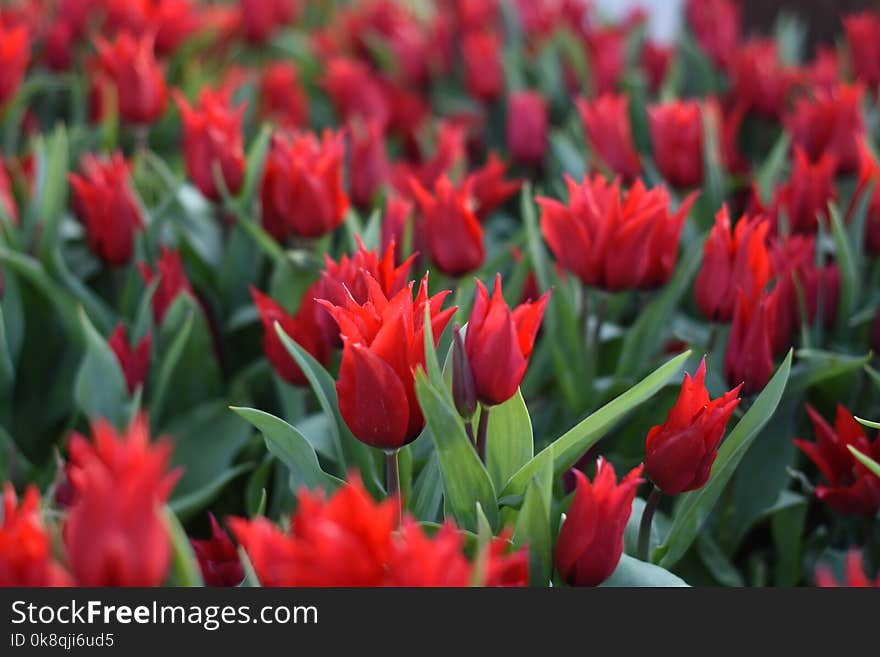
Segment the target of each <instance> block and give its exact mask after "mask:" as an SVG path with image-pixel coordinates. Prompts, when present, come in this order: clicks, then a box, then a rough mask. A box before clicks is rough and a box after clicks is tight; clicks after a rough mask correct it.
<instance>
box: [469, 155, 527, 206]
mask: <svg viewBox="0 0 880 657" xmlns="http://www.w3.org/2000/svg"><path fill="white" fill-rule="evenodd" d="M506 173H507V164H505V163H504V161H503V160H502V159H501V158H500V157H498V154H497V153H495V152H494V151H492V152H491V153H489V157H488V159H487V160H486V163H485V164H484V165H483V166H482V167H480V168H479V169H474V170H473V171H472V172H471V173H470V174H469V175H468V177H467V181H466V182H465V184H464V185H463V187H464V188H465V189H467V190H468V191H470V194H471V198H472V200H473V202H474V214H475V215H476V216H477V219H479V220H480V221H484V220H485V219H486V218H487V217H488V216H489V215H491V214H492V213H493V212H495V210H497V209H498V208H500V207H501V206H502V205H504V204H505V203H506V202H507V200H508V199H509V198H510V197H511V196H513V195H514V194H516V193H517V192H518V191H519V189H520V187H521V186H522V181H521V180H505V178H504V176H505V175H506Z"/></svg>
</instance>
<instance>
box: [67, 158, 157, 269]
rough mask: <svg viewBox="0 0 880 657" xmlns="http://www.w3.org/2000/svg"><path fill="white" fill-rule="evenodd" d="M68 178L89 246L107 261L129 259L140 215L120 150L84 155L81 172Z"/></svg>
mask: <svg viewBox="0 0 880 657" xmlns="http://www.w3.org/2000/svg"><path fill="white" fill-rule="evenodd" d="M69 180H70V185H71V187H72V188H73V193H74V207H75V209H76V214H77V216H79V219H80V221H82V222H83V224H85V228H86V239H87V241H88V243H89V247H90V248H91V249H92V251H94V253H95V255H97V256H98V257H100V258H101V259H102V260H104V261H105V262H107V263H108V264H111V265H124V264H126V263H127V262H128V261H129V260H131V254H132V251H133V250H134V234H135V232H136V231H139V230H141V229H142V228H143V219H142V218H141V210H140V207H139V206H138V203H137V201H136V200H135V197H134V194H133V193H132V191H131V186H130V181H129V174H128V165H127V164H126V163H125V159H124V158H123V157H122V153H120V152H118V151H117V152H116V153H114V154H113V156H112V157H111V158H110V159H109V160H105V159H99V158H98V157H96V156H94V155H85V156H83V159H82V173H79V174H76V173H72V174H70V175H69Z"/></svg>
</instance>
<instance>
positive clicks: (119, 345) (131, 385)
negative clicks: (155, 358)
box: [107, 322, 153, 395]
mask: <svg viewBox="0 0 880 657" xmlns="http://www.w3.org/2000/svg"><path fill="white" fill-rule="evenodd" d="M152 342H153V336H152V335H151V334H150V333H147V334H146V335H145V336H144V337H143V338H141V341H140V342H138V343H137V344H136V345H134V347H133V348H132V346H131V345H129V343H128V336H127V335H126V331H125V324H123V323H122V322H119V324H117V325H116V328H115V329H114V330H113V333H112V334H111V335H110V338H109V339H108V340H107V344H108V345H109V346H110V348H111V349H112V350H113V353H114V354H115V355H116V360H118V361H119V367H120V368H121V369H122V373H123V375H124V376H125V384H126V386H127V387H128V393H129V394H131V395H133V394H134V391H135V390H136V389H137V388H138V386H142V385H143V384H144V382H145V381H146V380H147V374H149V372H150V346H151V345H152Z"/></svg>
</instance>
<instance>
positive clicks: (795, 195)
mask: <svg viewBox="0 0 880 657" xmlns="http://www.w3.org/2000/svg"><path fill="white" fill-rule="evenodd" d="M836 167H837V160H836V159H835V158H834V156H833V155H832V154H831V153H825V154H823V155H822V156H821V157H820V158H819V159H818V160H817V161H816V162H815V163H813V162H810V159H809V157H807V155H806V153H805V152H804V151H803V150H801V149H800V148H797V147H796V148H795V151H794V165H793V167H792V170H791V175H790V176H789V178H788V180H787V181H786V182H785V183H783V184H782V185H780V186H779V187H777V188H776V194H775V196H774V198H773V202H772V205H771V210H770V213H769V214H770V216H771V220H772V221H773V222H774V224H775V225H776V229H777V231H778V230H779V229H780V226H779V223H780V221H781V220H782V216H783V215H784V216H785V220H786V221H787V222H788V226H787V227H788V232H791V233H815V232H816V229H817V227H818V218H817V216H819V215H821V216H824V217H827V216H828V202H829V201H832V200H834V198H835V197H836V196H837V190H836V189H835V186H834V172H835V169H836Z"/></svg>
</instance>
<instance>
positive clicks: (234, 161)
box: [174, 88, 245, 201]
mask: <svg viewBox="0 0 880 657" xmlns="http://www.w3.org/2000/svg"><path fill="white" fill-rule="evenodd" d="M230 96H231V93H230V90H226V89H224V90H220V91H213V90H211V89H209V88H205V89H203V90H202V91H201V92H200V93H199V99H198V103H197V105H196V106H195V107H192V106H191V105H190V104H189V103H188V102H187V100H186V98H185V97H184V96H183V94H181V93H179V92H177V91H176V90H175V92H174V101H175V103H177V107H178V109H179V110H180V115H181V118H182V120H183V154H184V159H185V160H186V170H187V173H188V174H189V177H190V178H191V179H192V181H193V182H194V183H195V185H196V187H198V188H199V191H200V192H202V194H204V195H205V197H206V198H208V199H210V200H212V201H217V200H219V199H220V198H221V194H220V189H219V188H218V184H217V175H218V172H217V170H218V168H219V173H220V177H221V178H222V179H223V184H224V186H225V187H226V189H227V190H228V191H229V193H230V194H236V193H238V190H239V189H241V184H242V182H244V166H245V161H244V140H243V138H242V134H241V120H242V117H243V116H244V109H245V108H244V105H239V106H238V107H236V108H232V107H230V103H231V98H230Z"/></svg>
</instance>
